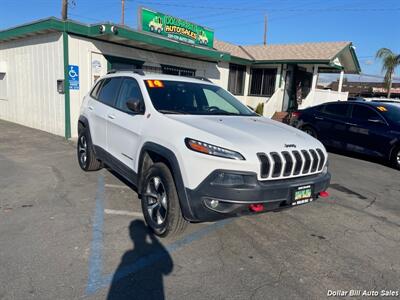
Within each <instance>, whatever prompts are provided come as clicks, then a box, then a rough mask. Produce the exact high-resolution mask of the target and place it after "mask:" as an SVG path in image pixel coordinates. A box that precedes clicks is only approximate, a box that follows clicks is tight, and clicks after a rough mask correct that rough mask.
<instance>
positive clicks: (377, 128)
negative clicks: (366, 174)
mask: <svg viewBox="0 0 400 300" xmlns="http://www.w3.org/2000/svg"><path fill="white" fill-rule="evenodd" d="M291 125H292V126H294V127H297V128H299V129H301V130H303V131H305V132H306V133H308V134H310V135H311V136H313V137H315V138H318V139H319V140H320V141H321V142H322V143H323V144H324V145H325V146H328V147H333V148H338V149H342V150H348V151H353V152H358V153H362V154H366V155H370V156H375V157H380V158H383V159H385V160H386V161H389V162H390V163H391V164H392V165H393V166H394V167H396V168H397V169H400V104H397V103H387V102H378V101H350V102H347V101H346V102H331V103H325V104H322V105H318V106H315V107H309V108H307V109H304V110H299V111H296V112H294V113H293V114H292V120H291Z"/></svg>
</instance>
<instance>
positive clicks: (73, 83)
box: [68, 65, 79, 90]
mask: <svg viewBox="0 0 400 300" xmlns="http://www.w3.org/2000/svg"><path fill="white" fill-rule="evenodd" d="M68 82H69V89H70V90H79V66H74V65H69V66H68Z"/></svg>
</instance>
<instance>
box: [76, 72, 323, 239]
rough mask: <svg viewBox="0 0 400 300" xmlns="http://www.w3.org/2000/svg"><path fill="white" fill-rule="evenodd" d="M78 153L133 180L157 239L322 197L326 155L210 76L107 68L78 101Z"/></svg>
mask: <svg viewBox="0 0 400 300" xmlns="http://www.w3.org/2000/svg"><path fill="white" fill-rule="evenodd" d="M78 131H79V138H78V146H77V153H78V160H79V164H80V166H81V168H82V169H83V170H85V171H93V170H99V169H100V168H101V167H102V166H103V165H104V164H105V165H107V166H108V167H109V168H111V169H112V170H114V171H115V172H116V173H118V174H119V175H121V176H122V177H123V178H125V179H126V180H127V181H128V182H129V183H131V184H132V185H133V186H134V187H136V189H137V192H138V194H139V197H140V199H141V202H142V210H143V214H144V217H145V220H146V222H147V224H148V226H149V227H150V228H151V229H152V230H153V231H154V232H155V233H156V234H157V235H160V236H166V235H168V234H177V233H179V232H181V231H182V230H183V229H184V228H185V225H186V224H187V222H203V221H215V220H218V219H222V218H227V217H233V216H240V215H244V214H256V213H260V212H265V211H272V210H280V209H283V208H289V207H293V206H296V205H299V204H304V203H308V202H311V201H313V200H315V199H317V198H318V197H319V196H320V195H323V194H324V192H325V190H326V189H327V188H328V185H329V182H330V174H329V173H328V171H327V159H328V156H327V153H326V150H325V148H324V146H323V145H322V144H321V143H320V142H319V141H318V140H316V139H314V138H312V137H311V136H309V135H307V134H305V133H303V132H301V131H300V130H297V129H295V128H292V127H290V126H287V125H285V124H281V123H279V122H275V121H273V120H270V119H267V118H265V117H262V116H259V115H257V114H255V113H254V112H253V111H251V110H250V109H249V108H247V107H246V106H245V105H243V104H242V103H241V102H240V101H239V100H237V99H236V98H235V97H234V96H232V95H231V94H230V93H229V92H227V91H225V90H224V89H222V88H220V87H218V86H216V85H214V84H212V83H211V82H209V81H208V80H206V79H196V78H187V77H179V76H171V75H160V74H144V73H143V72H141V71H131V72H110V73H109V74H107V75H106V76H104V77H102V78H101V79H100V80H98V82H97V83H96V84H95V85H94V87H93V88H92V90H91V91H90V93H89V94H88V95H87V96H86V97H85V98H84V101H83V104H82V108H81V115H80V118H79V124H78Z"/></svg>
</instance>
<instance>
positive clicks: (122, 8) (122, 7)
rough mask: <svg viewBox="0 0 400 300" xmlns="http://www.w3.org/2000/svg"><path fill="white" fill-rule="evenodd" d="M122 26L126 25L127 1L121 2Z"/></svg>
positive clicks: (122, 0)
mask: <svg viewBox="0 0 400 300" xmlns="http://www.w3.org/2000/svg"><path fill="white" fill-rule="evenodd" d="M121 24H122V25H125V0H121Z"/></svg>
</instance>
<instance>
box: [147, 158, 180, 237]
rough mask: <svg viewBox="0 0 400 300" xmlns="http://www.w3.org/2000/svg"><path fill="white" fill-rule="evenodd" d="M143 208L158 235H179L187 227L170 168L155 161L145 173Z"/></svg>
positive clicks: (150, 225)
mask: <svg viewBox="0 0 400 300" xmlns="http://www.w3.org/2000/svg"><path fill="white" fill-rule="evenodd" d="M141 196H142V197H141V198H142V199H141V201H142V210H143V215H144V218H145V220H146V223H147V225H148V226H149V227H150V228H151V229H152V230H153V231H154V233H155V234H156V235H158V236H163V237H165V236H167V235H178V234H179V233H181V232H183V231H184V229H185V228H186V225H187V221H186V220H185V219H184V218H183V216H182V212H181V208H180V205H179V198H178V193H177V191H176V187H175V182H174V179H173V177H172V174H171V172H170V170H169V168H168V167H167V166H166V165H165V164H163V163H155V164H154V165H152V166H151V167H150V168H149V169H148V170H147V171H146V174H145V179H144V181H143V187H142V192H141Z"/></svg>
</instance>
